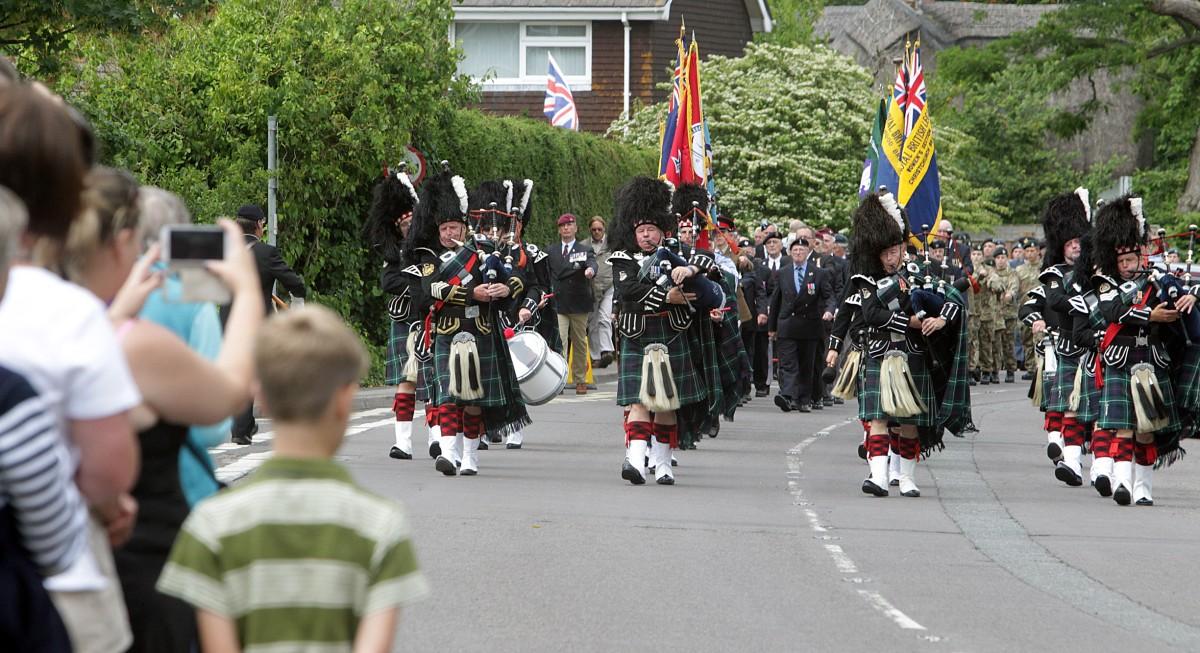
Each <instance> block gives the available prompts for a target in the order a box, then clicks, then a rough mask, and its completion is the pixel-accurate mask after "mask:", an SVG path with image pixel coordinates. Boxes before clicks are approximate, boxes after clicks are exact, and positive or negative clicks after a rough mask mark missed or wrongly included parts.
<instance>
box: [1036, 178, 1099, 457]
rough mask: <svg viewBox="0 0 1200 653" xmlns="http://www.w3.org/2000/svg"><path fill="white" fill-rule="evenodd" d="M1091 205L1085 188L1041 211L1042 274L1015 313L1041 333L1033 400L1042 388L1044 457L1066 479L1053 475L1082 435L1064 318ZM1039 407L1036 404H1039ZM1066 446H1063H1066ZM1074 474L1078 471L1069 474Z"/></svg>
mask: <svg viewBox="0 0 1200 653" xmlns="http://www.w3.org/2000/svg"><path fill="white" fill-rule="evenodd" d="M1090 216H1091V204H1090V201H1089V199H1088V191H1087V189H1086V188H1078V189H1076V190H1075V191H1074V192H1071V193H1063V194H1061V195H1058V196H1056V197H1053V198H1051V199H1050V201H1049V202H1047V203H1046V208H1045V209H1043V210H1042V230H1043V231H1044V232H1045V235H1046V256H1045V258H1044V259H1043V261H1042V272H1041V274H1040V275H1038V278H1039V279H1040V280H1041V282H1042V285H1041V286H1038V287H1036V288H1034V289H1033V290H1031V291H1030V292H1029V293H1028V294H1027V295H1026V297H1025V300H1024V302H1023V303H1022V304H1021V307H1020V309H1019V311H1018V317H1019V318H1020V320H1021V321H1022V322H1023V323H1025V324H1026V325H1027V326H1029V327H1030V329H1031V330H1032V331H1033V333H1034V334H1035V335H1036V334H1039V333H1042V332H1045V333H1046V334H1047V335H1046V337H1045V338H1044V339H1043V340H1042V347H1041V352H1040V353H1041V356H1040V361H1041V363H1040V367H1041V374H1040V375H1035V376H1040V378H1035V379H1034V381H1033V383H1034V388H1035V390H1034V393H1033V394H1034V396H1035V398H1036V397H1037V396H1038V394H1039V393H1038V392H1037V384H1038V383H1039V382H1040V383H1041V393H1040V395H1041V398H1042V399H1044V404H1045V406H1044V408H1043V410H1044V411H1045V413H1046V417H1045V420H1044V425H1043V428H1044V430H1045V431H1046V456H1047V457H1048V458H1049V459H1050V461H1051V463H1053V464H1054V465H1055V466H1056V471H1055V474H1056V476H1058V475H1062V476H1063V477H1065V476H1066V472H1065V471H1064V472H1060V471H1057V466H1058V463H1059V461H1061V460H1063V454H1064V449H1065V447H1066V446H1068V445H1070V446H1071V447H1079V449H1074V448H1073V449H1071V451H1070V453H1071V454H1072V455H1074V454H1075V452H1076V451H1082V446H1083V442H1084V437H1085V436H1084V429H1083V426H1082V425H1081V424H1079V423H1078V421H1077V420H1076V419H1075V413H1074V411H1071V410H1070V397H1071V391H1072V390H1073V389H1074V387H1075V373H1076V371H1077V370H1078V368H1079V357H1080V356H1082V355H1083V353H1084V349H1083V347H1081V346H1079V345H1077V344H1076V343H1075V341H1074V340H1073V339H1072V337H1071V328H1072V326H1073V323H1072V320H1071V318H1070V317H1069V314H1070V311H1071V304H1070V297H1071V293H1070V289H1069V283H1070V276H1071V271H1072V269H1073V267H1074V265H1075V261H1076V259H1077V258H1078V257H1079V239H1080V238H1081V237H1082V236H1083V235H1084V234H1086V233H1087V232H1088V231H1089V230H1090V229H1091V221H1090ZM1039 403H1041V402H1039ZM1068 439H1069V440H1070V442H1069V443H1068V442H1067V440H1068ZM1075 468H1077V465H1076V466H1074V467H1072V469H1075Z"/></svg>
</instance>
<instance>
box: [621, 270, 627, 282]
mask: <svg viewBox="0 0 1200 653" xmlns="http://www.w3.org/2000/svg"><path fill="white" fill-rule="evenodd" d="M628 277H629V273H628V272H624V271H622V272H621V281H624V280H625V279H627V278H628Z"/></svg>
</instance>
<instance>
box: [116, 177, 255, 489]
mask: <svg viewBox="0 0 1200 653" xmlns="http://www.w3.org/2000/svg"><path fill="white" fill-rule="evenodd" d="M138 213H139V214H140V219H141V220H140V222H139V224H138V242H139V243H141V247H142V249H143V251H144V250H148V249H150V248H151V247H153V246H154V245H155V244H157V243H158V239H159V235H160V234H161V232H162V228H163V227H164V226H167V225H178V224H188V223H190V222H191V221H192V217H191V215H190V214H189V213H188V210H187V207H186V206H184V204H183V200H181V199H179V196H177V195H175V194H174V193H168V192H167V191H165V190H163V189H161V188H155V187H153V186H143V187H142V188H141V190H140V191H139V192H138ZM155 269H156V270H164V269H165V266H164V265H162V263H158V264H156V265H155ZM182 292H183V285H182V283H181V282H180V280H179V279H178V278H176V277H175V276H167V277H165V278H164V279H163V286H162V288H160V289H157V290H155V291H154V292H152V293H150V296H149V297H147V298H146V304H145V306H143V307H142V312H141V313H140V314H139V315H138V317H140V318H141V319H143V320H149V321H150V322H154V323H155V324H159V325H161V326H164V327H166V328H167V329H168V330H170V331H171V333H174V334H175V335H176V336H177V337H178V338H179V339H180V340H183V341H184V342H186V343H187V345H188V347H189V348H190V349H191V350H192V351H194V352H196V353H197V354H198V355H200V356H201V357H202V358H204V359H205V360H208V361H213V360H216V358H217V356H218V354H219V353H220V351H221V321H220V318H219V317H218V316H217V308H216V306H214V305H212V304H208V303H204V304H198V303H190V302H184V301H183V300H182ZM231 421H232V420H230V419H229V418H228V417H226V418H225V419H223V420H221V421H219V422H217V423H216V424H211V425H208V426H192V427H191V428H189V429H188V439H187V441H186V442H185V443H184V446H183V448H182V449H181V450H180V452H179V484H180V485H181V486H182V487H183V495H184V497H185V498H186V499H187V502H188V506H195V505H196V504H197V503H198V502H199V501H200V500H201V499H203V498H205V497H208V496H211V495H213V494H216V492H217V490H218V489H219V488H220V483H219V482H218V481H217V477H216V467H215V466H214V465H213V462H212V458H211V457H210V456H209V455H208V449H209V448H211V447H215V446H217V445H218V444H220V443H221V442H223V441H224V440H225V437H226V434H228V433H229V426H230V422H231Z"/></svg>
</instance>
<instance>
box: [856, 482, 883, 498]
mask: <svg viewBox="0 0 1200 653" xmlns="http://www.w3.org/2000/svg"><path fill="white" fill-rule="evenodd" d="M862 491H863V494H873V495H875V496H877V497H886V496H887V495H888V491H887V488H885V487H879V486H878V485H875V483H873V482H871V479H869V478H868V479H867V480H865V481H863V484H862Z"/></svg>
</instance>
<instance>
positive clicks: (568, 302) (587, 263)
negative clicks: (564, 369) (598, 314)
mask: <svg viewBox="0 0 1200 653" xmlns="http://www.w3.org/2000/svg"><path fill="white" fill-rule="evenodd" d="M575 230H576V225H575V216H573V215H571V214H570V213H564V214H563V215H561V216H559V218H558V237H559V240H560V241H561V242H560V243H559V244H558V245H551V246H550V247H549V254H550V276H551V280H552V283H553V285H554V301H555V302H556V303H557V305H558V331H559V333H560V334H561V336H562V341H563V346H564V348H566V351H567V352H568V353H567V356H568V358H569V359H570V360H571V376H572V378H574V379H575V394H577V395H585V394H587V382H586V377H587V364H588V361H587V357H588V355H589V354H588V347H587V324H588V313H590V312H591V311H592V307H593V298H592V284H591V280H592V279H593V278H594V277H595V276H596V268H597V266H596V254H595V252H593V251H592V248H591V246H590V245H588V244H587V243H581V242H579V241H577V240H575Z"/></svg>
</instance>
